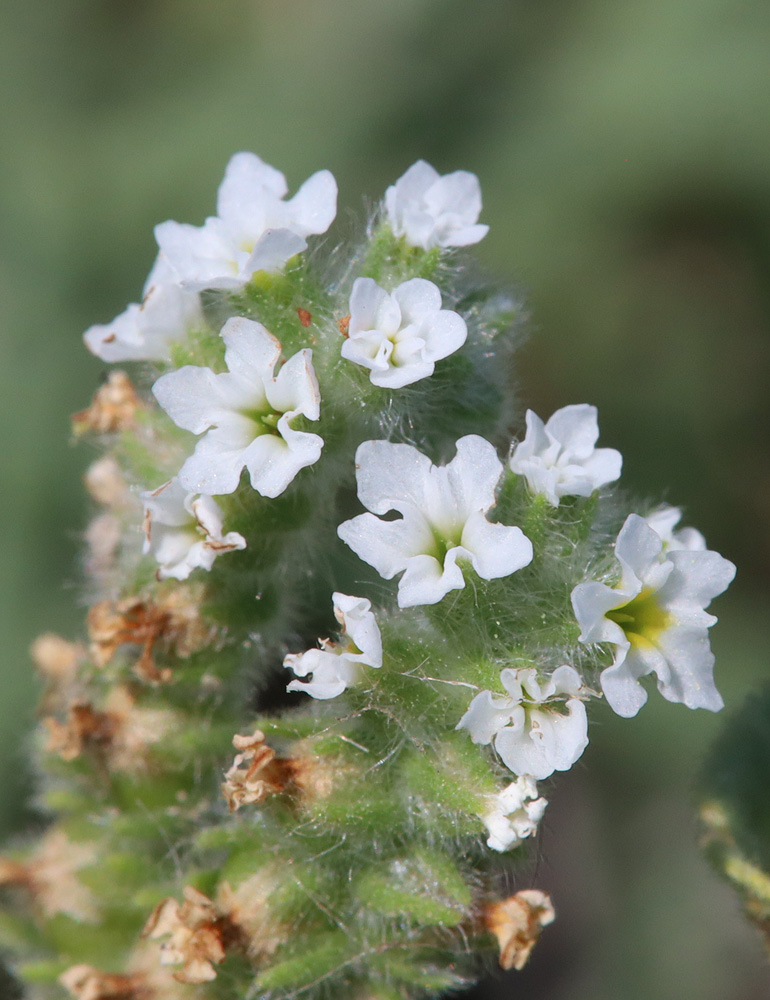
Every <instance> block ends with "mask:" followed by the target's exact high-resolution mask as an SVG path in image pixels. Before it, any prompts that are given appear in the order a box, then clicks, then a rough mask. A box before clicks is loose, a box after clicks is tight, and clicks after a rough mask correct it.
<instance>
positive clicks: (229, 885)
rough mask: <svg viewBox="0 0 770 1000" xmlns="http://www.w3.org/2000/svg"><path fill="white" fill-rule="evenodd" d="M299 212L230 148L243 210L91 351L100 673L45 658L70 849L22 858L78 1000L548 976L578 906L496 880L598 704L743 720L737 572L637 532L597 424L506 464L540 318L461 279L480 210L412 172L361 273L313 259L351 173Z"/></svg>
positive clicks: (653, 518)
mask: <svg viewBox="0 0 770 1000" xmlns="http://www.w3.org/2000/svg"><path fill="white" fill-rule="evenodd" d="M288 190H289V189H288V185H287V182H286V179H285V178H284V176H283V174H281V173H280V172H279V171H278V170H276V169H275V168H273V167H271V166H269V165H268V164H266V163H264V162H263V161H262V160H261V159H259V157H257V156H255V155H254V154H252V153H237V154H236V155H235V156H234V157H233V158H232V159H231V160H230V162H229V164H228V165H227V168H226V171H225V176H224V179H223V181H222V184H221V186H220V188H219V193H218V197H217V203H216V214H215V215H212V216H210V217H209V218H207V219H206V220H205V222H204V223H203V224H202V225H201V226H194V225H187V224H183V223H178V222H174V221H168V222H164V223H162V224H161V225H159V226H157V227H156V229H155V236H156V240H157V245H158V252H157V258H156V261H155V263H154V265H153V267H152V270H151V273H150V275H149V277H148V278H147V282H146V284H145V287H144V291H143V297H142V301H141V303H140V304H139V303H135V304H132V305H130V306H129V307H128V308H127V309H126V310H125V311H124V312H123V313H122V314H121V315H119V316H118V317H116V319H114V320H113V321H112V323H108V324H104V325H97V326H93V327H91V329H90V330H88V331H87V332H86V334H85V342H86V345H87V346H88V348H89V349H90V350H91V351H92V352H93V353H94V354H96V355H97V356H98V357H99V358H101V359H102V360H103V361H105V362H108V363H115V362H120V363H126V364H127V365H131V364H132V363H136V362H139V363H140V365H138V366H137V369H136V378H135V379H134V378H133V377H130V375H129V374H127V373H126V372H124V371H116V370H113V371H112V372H111V373H110V375H109V377H108V379H107V380H106V381H105V383H104V385H103V386H102V388H100V389H99V391H98V392H97V393H96V395H95V397H94V399H93V402H92V404H91V405H90V407H88V408H87V409H86V410H83V411H82V412H81V413H79V414H77V415H76V416H75V418H74V428H75V433H76V434H77V435H78V436H79V435H82V434H87V433H90V434H92V435H95V436H96V437H97V439H98V441H99V443H100V444H101V445H102V446H103V447H104V450H105V452H106V454H105V455H104V456H103V457H101V458H100V459H99V460H98V461H97V462H96V463H94V464H93V465H92V466H91V468H90V470H89V472H88V474H87V478H86V482H87V486H88V490H89V493H90V495H91V498H92V500H93V501H94V503H95V504H97V505H98V506H99V510H98V512H97V513H96V516H95V517H94V520H93V521H92V522H91V525H90V527H89V528H88V530H87V533H86V537H87V539H88V542H89V545H90V553H89V556H88V560H87V571H88V573H89V577H90V584H91V589H92V592H93V595H94V600H93V603H92V605H91V607H90V610H89V612H88V619H87V630H88V639H89V643H88V644H86V643H78V642H68V641H66V640H63V639H58V638H57V637H54V636H46V637H43V638H41V640H39V641H38V643H37V644H36V645H35V649H34V658H35V660H36V662H37V664H38V669H39V670H40V672H41V673H42V674H43V676H44V678H45V681H46V691H45V695H44V704H43V706H42V711H41V713H40V715H41V719H42V725H41V729H42V733H41V738H40V739H39V740H38V741H37V746H38V752H39V754H40V755H41V756H42V757H43V758H44V761H43V766H41V767H40V768H39V773H40V774H41V775H46V776H49V775H50V780H49V777H44V778H41V782H42V784H43V788H42V790H41V801H44V802H45V803H46V807H47V808H50V810H51V811H52V812H54V813H56V812H59V813H60V815H59V816H57V817H56V819H55V820H54V822H53V824H52V828H51V829H52V830H53V831H61V830H66V831H67V837H66V838H65V837H64V834H63V833H61V832H59V834H56V833H53V834H49V835H47V837H46V838H45V839H44V840H43V842H42V846H41V847H40V848H39V849H38V850H37V851H35V850H34V849H32V850H29V849H27V848H25V847H24V846H23V845H22V847H21V848H20V849H19V850H18V851H14V852H12V853H11V854H10V855H9V856H8V857H1V858H0V885H1V886H2V888H3V894H4V895H8V894H14V895H21V896H26V897H28V899H29V900H30V901H31V904H32V908H33V909H34V913H33V915H32V920H31V927H32V931H31V932H30V934H29V942H30V948H29V949H28V950H29V952H30V954H31V955H32V957H33V959H34V963H35V964H34V968H35V969H37V970H39V971H36V973H35V974H36V975H40V976H41V977H45V975H46V974H47V973H46V971H45V970H46V969H50V970H55V971H52V972H50V975H53V976H59V982H60V984H61V985H63V986H64V987H65V989H66V990H68V991H69V993H70V994H71V995H72V996H74V997H76V998H78V1000H100V998H102V997H103V998H104V1000H108V998H111V997H113V996H114V997H115V998H116V1000H117V998H118V996H120V997H123V996H124V995H125V997H126V998H128V997H129V996H130V997H134V996H136V998H137V1000H139V997H140V995H141V997H142V1000H160V998H161V997H163V998H166V997H173V998H176V997H177V995H178V990H179V989H181V990H190V989H192V990H193V992H194V993H195V995H196V996H200V998H201V1000H212V998H214V997H217V996H221V995H224V994H223V991H224V992H225V993H228V995H229V994H232V995H236V994H237V995H238V996H246V995H248V996H256V995H260V996H263V995H264V996H270V997H271V998H274V1000H289V998H291V997H296V996H300V995H301V996H303V997H307V1000H321V997H322V996H334V997H335V998H337V997H338V998H339V1000H360V998H361V997H363V996H364V995H366V996H370V995H371V996H375V995H376V996H383V997H384V996H386V995H387V996H391V995H392V996H395V995H398V996H403V997H405V998H415V997H417V996H424V995H425V990H426V989H429V988H430V987H429V986H426V984H427V983H435V984H436V989H437V990H439V989H440V990H441V991H442V992H443V991H446V990H449V991H450V992H451V991H452V990H453V989H456V988H458V987H459V986H461V985H462V984H463V983H464V982H467V981H468V978H467V977H468V973H469V971H470V970H469V968H468V966H467V964H466V956H468V955H469V954H470V953H471V952H472V951H474V950H480V951H481V950H484V949H485V948H486V949H488V948H489V946H490V943H492V942H494V940H495V939H496V940H497V942H498V945H499V961H500V963H501V965H502V966H503V967H504V968H521V966H522V965H523V964H524V963H525V962H526V960H527V958H528V956H529V953H530V951H531V949H532V947H533V946H534V944H535V942H536V940H537V938H538V936H539V934H540V931H541V930H542V928H543V927H545V926H547V925H548V924H549V923H550V922H551V921H552V920H553V918H554V911H553V907H552V906H551V902H550V899H549V897H548V896H547V895H545V894H544V893H542V892H540V891H539V890H537V889H534V888H528V889H523V890H521V891H520V892H517V893H516V895H515V896H512V897H510V898H509V899H502V900H501V899H499V886H500V872H501V862H500V859H499V858H496V857H495V855H494V853H492V852H512V853H511V859H510V863H511V865H515V864H516V862H517V856H516V852H517V851H518V850H519V849H520V848H521V846H522V845H523V844H524V843H525V842H526V841H531V840H532V839H533V838H534V837H535V836H536V835H537V833H538V830H539V827H540V823H541V821H542V819H543V816H544V813H545V810H546V807H547V805H548V801H547V795H548V791H547V787H546V786H544V785H542V784H541V783H542V782H547V781H549V780H550V779H551V778H552V776H553V775H554V774H555V772H563V771H567V770H569V769H570V768H571V767H572V766H573V765H575V764H576V763H577V762H578V761H579V760H580V759H581V756H582V754H583V752H584V750H585V749H586V746H587V744H588V738H589V736H588V720H589V710H590V706H589V703H590V702H592V701H598V700H599V699H604V700H605V701H606V702H607V703H608V704H609V705H610V707H611V708H612V709H614V710H615V712H617V713H619V714H620V715H623V716H632V715H634V714H635V713H636V712H637V711H638V710H639V708H640V707H641V705H642V704H643V703H644V701H645V700H646V698H647V692H646V688H648V687H649V681H645V677H646V676H647V675H649V674H653V675H655V680H656V681H657V686H658V689H659V690H660V692H661V693H662V695H663V696H664V697H665V698H667V699H668V700H669V701H674V702H681V703H683V704H685V705H687V706H689V707H691V708H707V709H710V710H716V709H718V708H720V706H721V704H722V701H721V698H720V696H719V693H718V691H717V688H716V686H715V684H714V677H713V668H714V658H713V656H712V654H711V650H710V648H709V639H708V629H709V628H710V627H711V625H712V624H713V623H714V622H715V620H716V619H715V618H713V617H712V616H711V615H710V614H708V613H707V612H706V610H705V609H706V607H707V606H708V604H709V603H710V601H711V600H712V599H713V598H715V597H716V596H717V595H718V594H720V593H721V592H722V591H723V590H724V589H725V588H726V587H727V585H728V584H729V582H730V580H731V579H732V576H733V574H734V571H735V568H734V566H733V565H732V563H730V562H728V561H727V560H726V559H723V558H722V557H721V556H719V555H717V553H715V552H711V551H709V550H708V548H707V547H706V542H705V540H704V538H703V536H702V535H700V533H699V532H697V531H696V530H695V529H693V528H687V527H680V520H681V516H682V515H681V511H680V510H679V509H678V508H675V507H668V506H663V507H657V508H654V509H649V508H647V507H643V506H639V507H633V506H632V507H629V506H628V501H627V499H625V498H624V496H623V494H622V493H620V492H619V491H618V490H617V489H616V488H615V486H614V484H615V483H616V481H617V480H618V479H619V478H620V476H621V471H622V458H621V455H620V453H619V452H618V451H616V450H615V449H613V448H609V447H598V440H599V422H598V415H597V411H596V408H595V407H593V406H590V405H588V404H577V405H568V406H564V407H562V408H560V409H558V410H556V412H555V413H553V414H552V415H551V416H550V417H549V418H548V419H547V420H545V421H544V420H541V418H540V417H539V416H537V414H535V413H534V412H533V411H531V410H528V411H526V417H525V420H524V421H523V424H524V426H523V427H522V428H521V433H520V434H519V435H518V436H516V437H513V438H511V436H510V435H511V428H512V427H513V426H514V423H515V421H516V418H517V415H518V411H517V406H518V402H517V400H516V398H515V395H514V393H513V392H512V388H511V384H510V380H509V372H510V366H509V359H510V357H511V353H512V348H513V346H514V344H515V341H516V337H515V336H514V335H512V331H513V330H515V328H516V324H518V323H519V315H523V313H524V311H523V310H520V309H518V308H515V305H516V304H515V303H514V302H513V300H511V299H509V298H507V297H505V296H501V295H500V294H499V293H498V292H496V291H494V290H493V288H492V286H491V285H490V284H488V283H485V282H483V281H479V280H478V279H477V277H476V275H475V269H474V268H472V267H466V264H465V261H466V257H467V255H468V250H467V249H466V248H468V247H470V246H472V245H473V244H475V243H477V242H478V241H480V240H481V239H482V238H483V237H484V236H485V235H486V233H487V228H488V227H487V226H486V225H485V224H483V223H480V222H479V218H480V214H481V207H482V204H481V192H480V187H479V182H478V180H477V178H476V177H475V176H474V175H473V174H470V173H467V172H465V171H455V172H453V173H449V174H446V175H444V176H441V175H440V174H439V173H438V172H437V171H436V170H434V169H433V167H431V166H430V165H429V164H427V163H425V162H423V161H418V162H417V163H415V164H414V165H413V166H411V167H410V168H409V169H408V170H407V171H406V172H405V173H404V174H403V176H402V177H400V178H399V179H398V180H397V181H396V182H395V184H393V185H392V186H390V187H389V188H388V189H387V191H386V192H385V194H384V197H383V199H382V201H381V203H380V204H379V206H378V207H377V208H376V209H375V211H374V213H373V214H372V217H371V218H370V219H369V220H368V224H367V225H366V226H362V227H361V228H360V231H359V235H358V236H357V237H356V238H355V240H353V241H352V242H351V243H350V244H348V243H347V242H345V241H342V242H339V243H335V240H336V239H337V237H336V236H335V235H334V234H330V235H329V236H327V237H325V238H324V239H318V237H321V236H323V234H325V233H327V231H329V230H330V227H331V226H332V224H333V222H334V219H335V214H336V205H337V185H336V182H335V180H334V178H333V176H332V175H331V173H329V171H326V170H322V171H320V172H318V173H316V174H314V175H313V176H312V177H310V178H309V179H308V180H307V181H305V183H304V184H302V185H301V187H300V188H299V190H298V191H297V193H296V194H294V195H293V197H289V196H288ZM142 528H143V529H144V531H143V533H144V540H143V542H142ZM220 556H221V557H223V558H221V559H220ZM330 598H331V600H330ZM318 636H324V638H318V639H316V637H318ZM281 663H282V664H283V667H284V668H285V670H286V671H289V672H290V673H284V672H283V671H281V670H280V665H281ZM276 668H278V669H276ZM271 671H272V673H271ZM276 673H277V674H279V675H282V676H283V678H284V680H283V684H280V683H279V685H278V690H276V685H275V684H274V683H273V682H274V681H275V680H276ZM281 688H285V693H284V690H280V689H281ZM268 692H269V694H268ZM274 698H275V699H276V700H277V703H278V707H280V711H278V712H273V711H270V710H269V708H268V706H269V705H270V704H271V702H272V700H273V699H274ZM255 706H256V708H255ZM255 711H256V713H257V715H256V718H255V717H254V713H255ZM231 746H232V748H234V750H235V755H234V756H233V755H232V750H231V749H230V747H231ZM217 774H219V775H220V779H219V780H212V779H213V777H214V776H215V775H217ZM225 804H226V808H225ZM70 836H72V837H81V836H82V837H86V836H87V837H88V838H89V839H88V840H87V841H86V842H82V843H81V842H80V841H77V840H74V841H70V840H69V839H68V838H69V837H70ZM484 844H486V848H488V850H487V849H485V847H484ZM169 857H171V858H173V860H174V869H173V871H170V870H169V866H168V858H169ZM96 871H107V872H109V873H110V878H108V879H97V878H95V877H94V872H96ZM170 878H171V879H172V881H173V884H174V885H176V886H177V887H179V888H181V887H183V886H186V888H185V889H184V896H183V899H182V900H179V899H175V898H173V897H172V896H169V895H168V893H169V891H170V889H171V884H170V883H169V879H170ZM81 879H82V881H81ZM164 896H166V897H167V898H163V897H164ZM153 903H157V904H158V905H157V906H156V908H155V910H154V912H153V913H152V914H151V915H149V914H148V909H149V908H150V907H151V906H152V905H153ZM148 916H149V920H148V919H147V918H148ZM52 918H56V919H57V920H58V921H59V923H57V924H56V925H55V927H54V928H53V933H49V928H46V927H43V928H42V933H41V927H40V923H41V922H42V923H45V921H46V920H48V919H52ZM63 918H66V919H72V920H76V921H81V922H82V921H86V920H87V921H89V922H95V921H97V920H98V921H100V922H101V921H103V922H104V923H105V924H106V925H107V927H106V933H104V934H101V933H99V934H96V935H93V936H92V935H80V934H76V933H74V932H73V931H72V929H70V930H69V931H68V929H67V926H66V925H65V924H62V923H61V920H62V919H63ZM36 921H37V923H36ZM22 924H23V921H22V922H20V923H18V927H19V928H22ZM5 926H6V924H5V923H3V921H0V948H4V947H5V946H6V941H5V936H4V931H3V928H4V927H5ZM7 926H13V928H14V931H13V933H14V935H15V938H14V941H15V940H16V939H17V938H21V937H23V928H22V929H21V930H17V923H16V922H15V921H14V922H12V924H8V925H7ZM142 926H144V927H145V931H144V936H143V938H141V939H140V938H139V932H140V930H141V927H142ZM91 938H92V940H91ZM48 941H50V942H54V941H62V942H64V944H63V946H62V947H63V948H66V960H67V962H68V963H69V968H67V967H66V966H65V965H63V964H62V962H61V961H60V958H59V957H55V958H52V959H51V960H50V961H49V960H48V959H49V958H51V956H45V955H41V942H48ZM113 941H114V942H115V945H114V948H113V946H112V944H111V942H113ZM373 941H375V942H386V944H387V947H386V948H384V949H382V948H380V947H379V946H378V947H377V948H375V949H374V950H373V949H372V946H371V945H372V942H373ZM102 949H103V950H104V954H102ZM426 955H429V956H430V963H431V972H430V975H429V976H428V977H427V978H426V975H425V972H426V965H425V963H426V958H425V956H426ZM124 956H128V961H127V965H126V968H125V970H124V972H118V971H115V970H116V969H117V965H118V962H119V961H120V960H121V958H122V957H124ZM41 959H42V960H41ZM62 970H64V971H63V972H62ZM106 970H110V971H106Z"/></svg>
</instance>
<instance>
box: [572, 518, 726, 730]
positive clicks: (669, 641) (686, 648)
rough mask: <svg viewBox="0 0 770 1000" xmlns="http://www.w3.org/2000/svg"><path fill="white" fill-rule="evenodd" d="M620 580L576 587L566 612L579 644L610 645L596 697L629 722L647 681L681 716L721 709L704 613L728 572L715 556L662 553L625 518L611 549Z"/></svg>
mask: <svg viewBox="0 0 770 1000" xmlns="http://www.w3.org/2000/svg"><path fill="white" fill-rule="evenodd" d="M615 555H616V556H617V559H618V562H619V563H620V567H621V571H622V575H621V580H620V583H619V584H618V586H617V587H608V586H607V585H606V584H604V583H598V582H591V583H581V584H578V586H577V587H575V589H574V590H573V591H572V606H573V607H574V609H575V616H576V618H577V620H578V622H579V624H580V627H581V629H582V632H581V634H580V641H581V642H586V643H594V642H610V643H613V644H614V645H615V647H616V653H615V660H614V663H613V664H612V666H611V667H608V668H607V669H606V670H604V671H603V672H602V675H601V682H602V689H603V691H604V693H605V695H606V696H607V701H608V702H609V703H610V705H611V706H612V708H613V709H614V710H615V711H616V712H617V713H618V715H624V716H632V715H636V713H637V712H638V711H639V709H640V708H641V707H642V705H643V704H644V703H645V701H646V700H647V693H646V692H645V690H644V689H643V687H642V685H641V684H640V683H639V678H640V677H644V676H645V675H646V674H650V673H655V674H657V678H658V690H659V691H660V693H661V694H662V695H663V697H664V698H667V699H668V701H675V702H683V703H684V704H685V705H687V706H688V707H689V708H708V709H710V710H711V711H712V712H716V711H718V710H719V709H720V708H721V707H722V704H723V703H722V698H721V697H720V694H719V692H718V691H717V689H716V687H715V686H714V679H713V670H714V655H713V653H712V652H711V648H710V646H709V640H708V633H707V629H708V628H710V627H711V626H712V625H713V624H714V623H715V622H716V618H714V616H713V615H709V614H706V612H705V610H704V609H705V608H706V607H707V606H708V604H709V603H710V602H711V600H712V599H713V598H714V597H716V596H717V595H718V594H721V593H722V591H723V590H725V589H726V587H727V586H728V585H729V583H730V581H731V580H732V578H733V576H734V575H735V566H733V564H732V563H731V562H729V561H728V560H727V559H723V558H722V556H720V555H718V554H717V553H716V552H709V551H692V550H689V551H688V550H686V549H674V550H672V549H670V548H669V549H668V550H666V549H664V545H663V540H662V539H661V537H660V535H659V534H658V533H657V532H656V531H654V530H653V529H652V528H651V527H650V526H649V524H648V523H647V522H646V521H645V519H644V518H643V517H639V515H638V514H630V515H629V516H628V518H627V519H626V522H625V524H624V525H623V527H622V529H621V531H620V534H619V535H618V538H617V541H616V542H615Z"/></svg>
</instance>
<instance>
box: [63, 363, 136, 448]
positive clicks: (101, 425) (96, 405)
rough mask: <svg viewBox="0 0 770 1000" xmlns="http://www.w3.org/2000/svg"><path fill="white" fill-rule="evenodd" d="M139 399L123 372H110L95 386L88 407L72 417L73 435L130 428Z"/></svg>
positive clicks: (109, 432) (104, 432) (103, 432)
mask: <svg viewBox="0 0 770 1000" xmlns="http://www.w3.org/2000/svg"><path fill="white" fill-rule="evenodd" d="M141 405H142V401H141V399H140V398H139V396H137V394H136V390H135V389H134V386H133V384H132V382H131V379H130V378H129V377H128V375H126V373H125V372H121V371H112V372H110V374H109V376H108V378H107V381H106V382H105V383H104V385H103V386H102V387H101V388H100V389H98V390H97V392H96V394H95V395H94V398H93V401H92V402H91V405H90V406H89V407H88V409H87V410H81V411H80V412H79V413H76V414H75V415H74V416H73V417H72V429H73V431H74V432H75V434H76V435H81V434H87V433H89V432H91V433H94V434H112V433H115V432H116V431H125V430H130V428H131V427H133V426H134V419H135V417H136V411H137V410H138V409H139V407H141Z"/></svg>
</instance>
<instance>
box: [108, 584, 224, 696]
mask: <svg viewBox="0 0 770 1000" xmlns="http://www.w3.org/2000/svg"><path fill="white" fill-rule="evenodd" d="M88 633H89V636H90V639H91V655H92V656H93V658H94V661H95V663H96V664H97V666H100V667H103V666H106V664H108V663H109V662H110V661H111V660H112V658H113V656H114V655H115V653H116V652H117V650H118V649H119V648H120V647H121V646H124V645H128V644H130V645H137V646H141V647H142V651H141V654H140V656H139V659H138V660H137V662H136V663H135V665H134V672H135V673H136V675H137V677H139V678H140V679H141V680H143V681H145V682H146V683H148V684H164V683H168V681H170V680H171V670H169V669H168V668H165V669H159V668H158V667H157V666H156V664H155V660H154V658H153V654H154V651H155V647H156V645H158V644H162V645H163V647H164V648H166V649H167V650H169V651H172V652H173V653H175V654H176V655H177V656H179V657H182V658H185V657H187V656H190V655H191V654H192V653H193V652H195V651H196V650H197V649H200V648H201V647H202V646H203V645H204V644H205V643H206V641H207V640H208V638H209V634H210V633H209V630H208V629H207V628H206V626H205V625H204V623H203V622H202V620H201V618H200V616H199V614H198V604H197V602H195V601H194V600H192V599H191V597H190V595H189V594H188V593H187V592H186V591H185V590H184V589H183V588H176V589H175V590H173V591H171V592H170V593H169V594H168V595H167V596H166V597H165V598H163V599H162V600H160V601H151V600H148V599H144V598H142V597H127V598H124V599H123V600H120V601H109V600H107V601H99V603H98V604H95V605H94V606H93V607H92V608H91V610H90V611H89V613H88Z"/></svg>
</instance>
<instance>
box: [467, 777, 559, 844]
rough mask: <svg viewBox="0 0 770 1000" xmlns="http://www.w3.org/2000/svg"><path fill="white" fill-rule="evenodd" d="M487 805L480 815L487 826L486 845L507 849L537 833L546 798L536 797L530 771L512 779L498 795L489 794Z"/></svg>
mask: <svg viewBox="0 0 770 1000" xmlns="http://www.w3.org/2000/svg"><path fill="white" fill-rule="evenodd" d="M488 803H489V809H488V811H487V812H485V813H484V814H483V815H482V817H481V819H482V820H483V822H484V824H485V826H486V827H487V829H488V830H489V839H488V840H487V847H491V848H492V850H493V851H508V850H510V849H511V848H513V847H518V846H519V844H520V843H521V842H522V840H525V839H526V838H527V837H531V836H532V835H533V834H534V833H537V827H538V824H539V823H540V820H541V819H542V818H543V813H544V812H545V807H546V806H547V805H548V800H547V799H544V798H538V797H537V785H536V784H535V782H534V780H533V779H532V778H531V777H529V775H523V776H522V777H521V778H518V779H517V780H516V781H513V782H511V784H510V785H508V786H507V788H504V789H503V790H502V792H499V793H498V794H497V795H490V796H489V797H488Z"/></svg>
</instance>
